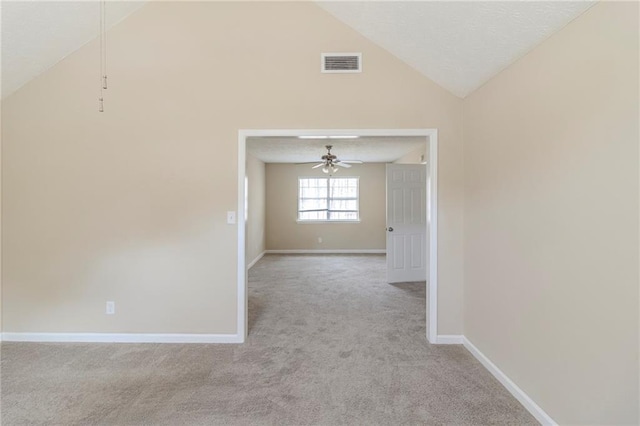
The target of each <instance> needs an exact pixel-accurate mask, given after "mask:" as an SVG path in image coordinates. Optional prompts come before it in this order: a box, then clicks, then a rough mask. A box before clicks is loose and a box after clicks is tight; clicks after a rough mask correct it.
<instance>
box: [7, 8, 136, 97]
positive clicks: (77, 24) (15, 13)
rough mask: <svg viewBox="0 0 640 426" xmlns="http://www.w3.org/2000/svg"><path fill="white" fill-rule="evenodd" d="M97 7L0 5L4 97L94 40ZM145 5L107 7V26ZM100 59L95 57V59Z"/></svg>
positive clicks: (98, 13)
mask: <svg viewBox="0 0 640 426" xmlns="http://www.w3.org/2000/svg"><path fill="white" fill-rule="evenodd" d="M99 5H100V3H99V2H97V1H63V2H58V1H4V0H3V1H2V2H1V3H0V7H1V8H2V97H3V98H4V97H5V96H7V95H9V94H11V93H13V92H14V91H16V90H17V89H19V88H20V87H21V86H22V85H24V84H25V83H27V82H28V81H29V80H31V79H33V78H35V77H37V76H38V75H40V74H41V73H42V72H44V71H46V70H47V69H48V68H50V67H51V66H53V65H54V64H56V63H57V62H59V61H60V60H61V59H63V58H64V57H65V56H67V55H69V54H70V53H72V52H74V51H75V50H77V49H78V48H80V47H81V46H82V45H84V44H85V43H87V42H89V41H91V40H92V39H94V38H96V37H97V35H98V29H99V24H100V7H99ZM143 5H144V2H129V1H117V2H108V5H107V8H106V15H105V18H106V21H107V26H113V25H114V24H116V23H117V22H118V21H120V20H122V19H123V18H125V17H126V16H127V15H129V14H130V13H132V12H133V11H135V10H137V9H139V8H140V7H141V6H143ZM96 55H97V56H96V57H98V58H99V56H98V55H99V54H98V53H96Z"/></svg>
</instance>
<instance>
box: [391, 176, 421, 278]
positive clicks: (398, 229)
mask: <svg viewBox="0 0 640 426" xmlns="http://www.w3.org/2000/svg"><path fill="white" fill-rule="evenodd" d="M426 172H427V170H426V166H425V165H424V164H387V229H386V231H387V282H389V283H397V282H411V281H425V280H426V279H427V266H428V265H427V259H428V257H427V237H426V236H427V232H426V231H427V213H426V207H427V181H426Z"/></svg>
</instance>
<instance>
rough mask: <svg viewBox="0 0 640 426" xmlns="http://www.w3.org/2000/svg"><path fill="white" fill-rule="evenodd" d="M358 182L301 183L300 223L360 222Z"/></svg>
mask: <svg viewBox="0 0 640 426" xmlns="http://www.w3.org/2000/svg"><path fill="white" fill-rule="evenodd" d="M359 219H360V215H359V212H358V178H357V177H344V178H343V177H340V178H336V177H319V178H315V177H313V178H300V179H298V220H299V221H311V222H312V221H358V220H359Z"/></svg>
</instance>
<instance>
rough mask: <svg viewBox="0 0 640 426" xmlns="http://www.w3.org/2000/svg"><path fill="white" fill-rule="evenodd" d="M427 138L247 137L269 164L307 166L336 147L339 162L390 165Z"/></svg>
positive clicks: (250, 149)
mask: <svg viewBox="0 0 640 426" xmlns="http://www.w3.org/2000/svg"><path fill="white" fill-rule="evenodd" d="M425 143H426V140H425V138H424V137H407V136H405V137H360V138H358V139H298V138H296V137H283V138H275V137H260V138H258V137H255V138H247V150H248V152H249V153H251V154H252V155H253V156H254V157H257V158H259V159H261V160H262V161H264V162H265V163H305V162H308V161H320V157H322V156H323V155H324V154H326V153H327V149H326V148H325V145H333V148H332V149H331V153H332V154H335V155H337V156H338V159H339V160H361V161H364V162H365V163H388V162H391V161H394V160H397V159H398V158H400V157H402V156H403V155H405V154H408V153H410V152H411V151H414V150H416V149H419V148H422V147H425Z"/></svg>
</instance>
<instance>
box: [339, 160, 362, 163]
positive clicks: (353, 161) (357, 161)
mask: <svg viewBox="0 0 640 426" xmlns="http://www.w3.org/2000/svg"><path fill="white" fill-rule="evenodd" d="M340 162H341V163H347V164H362V163H363V162H362V161H360V160H340Z"/></svg>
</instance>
